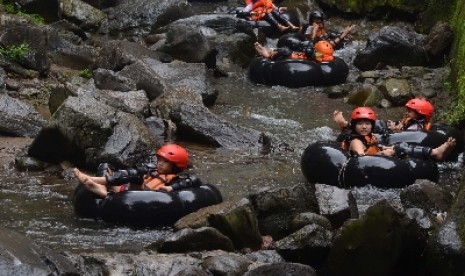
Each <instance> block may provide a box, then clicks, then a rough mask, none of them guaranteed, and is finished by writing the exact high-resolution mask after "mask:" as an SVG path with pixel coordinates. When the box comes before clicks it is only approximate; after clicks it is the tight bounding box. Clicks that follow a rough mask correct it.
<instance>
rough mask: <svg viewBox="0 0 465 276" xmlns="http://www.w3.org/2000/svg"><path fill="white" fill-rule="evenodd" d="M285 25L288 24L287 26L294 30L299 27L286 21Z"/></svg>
mask: <svg viewBox="0 0 465 276" xmlns="http://www.w3.org/2000/svg"><path fill="white" fill-rule="evenodd" d="M287 25H289V28H291V30H292V31H294V32H295V31H298V30H299V29H300V27H297V26H295V25H294V24H292V23H291V22H288V23H287Z"/></svg>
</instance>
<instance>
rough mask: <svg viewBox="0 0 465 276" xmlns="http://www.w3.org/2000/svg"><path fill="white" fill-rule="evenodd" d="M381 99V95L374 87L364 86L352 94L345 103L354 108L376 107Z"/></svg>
mask: <svg viewBox="0 0 465 276" xmlns="http://www.w3.org/2000/svg"><path fill="white" fill-rule="evenodd" d="M381 99H383V94H382V92H381V91H380V90H379V89H378V88H377V87H376V86H375V85H370V84H365V85H363V86H362V87H360V88H359V89H358V90H357V91H355V92H354V93H352V94H351V95H350V96H349V99H348V101H347V102H348V103H350V104H352V105H355V106H377V105H378V103H379V102H380V101H381Z"/></svg>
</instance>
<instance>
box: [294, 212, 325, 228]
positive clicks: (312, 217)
mask: <svg viewBox="0 0 465 276" xmlns="http://www.w3.org/2000/svg"><path fill="white" fill-rule="evenodd" d="M309 224H317V225H320V226H322V227H323V228H325V229H328V230H333V226H332V225H331V222H330V221H329V220H328V219H327V218H326V217H325V216H323V215H319V214H315V213H300V214H298V215H297V216H295V217H294V219H293V220H292V221H291V223H290V225H289V228H290V229H289V230H290V231H292V232H295V231H297V230H299V229H301V228H302V227H304V226H306V225H309Z"/></svg>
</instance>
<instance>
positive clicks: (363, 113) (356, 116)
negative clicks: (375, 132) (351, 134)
mask: <svg viewBox="0 0 465 276" xmlns="http://www.w3.org/2000/svg"><path fill="white" fill-rule="evenodd" d="M350 118H351V119H352V120H351V121H350V127H351V128H352V130H354V129H355V124H356V122H357V121H358V120H360V119H365V120H370V121H371V125H372V127H373V128H374V127H375V122H376V114H375V112H374V111H373V109H371V108H369V107H357V108H356V109H354V111H352V115H351V116H350Z"/></svg>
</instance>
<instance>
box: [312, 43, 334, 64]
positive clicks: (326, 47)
mask: <svg viewBox="0 0 465 276" xmlns="http://www.w3.org/2000/svg"><path fill="white" fill-rule="evenodd" d="M333 54H334V48H333V45H331V43H329V42H328V41H326V40H320V41H318V42H317V43H315V58H316V60H317V61H319V62H322V61H333V59H334V56H333Z"/></svg>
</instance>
